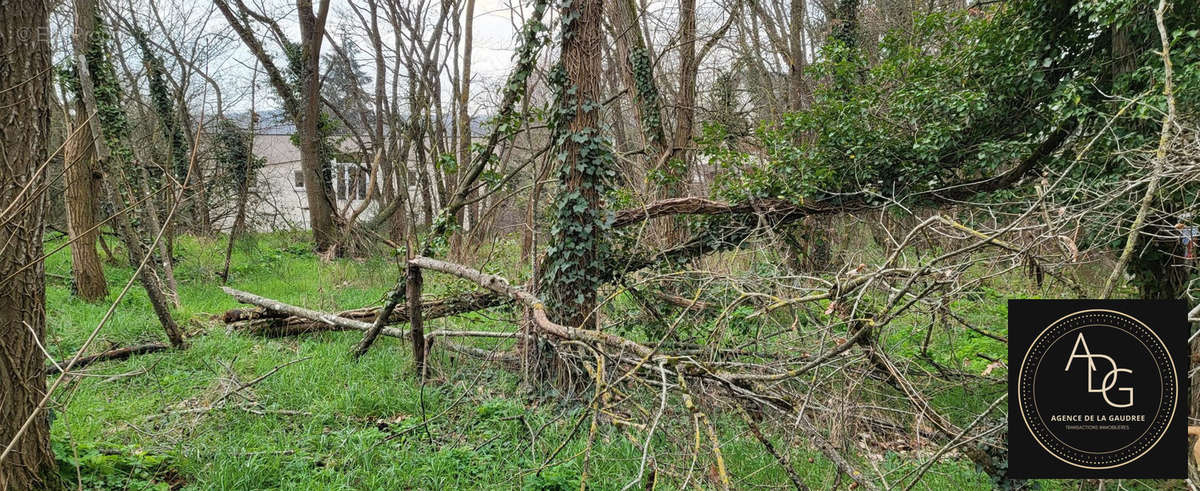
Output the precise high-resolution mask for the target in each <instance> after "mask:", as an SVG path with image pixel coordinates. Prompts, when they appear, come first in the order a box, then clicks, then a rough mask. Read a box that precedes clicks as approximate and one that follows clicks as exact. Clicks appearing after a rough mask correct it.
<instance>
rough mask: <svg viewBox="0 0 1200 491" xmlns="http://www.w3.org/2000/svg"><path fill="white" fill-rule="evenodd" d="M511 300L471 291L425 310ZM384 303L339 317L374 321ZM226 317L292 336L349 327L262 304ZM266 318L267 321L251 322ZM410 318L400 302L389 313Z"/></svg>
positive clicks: (392, 320)
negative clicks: (341, 326)
mask: <svg viewBox="0 0 1200 491" xmlns="http://www.w3.org/2000/svg"><path fill="white" fill-rule="evenodd" d="M507 302H508V300H507V299H505V298H504V297H502V296H500V295H497V294H495V293H491V292H471V293H463V294H459V295H455V296H452V297H447V298H440V299H436V300H428V301H425V302H422V304H421V312H422V315H423V316H424V317H425V318H426V319H440V318H442V317H450V316H455V315H462V314H467V313H471V312H475V311H479V310H483V309H488V308H492V307H498V306H500V305H504V304H505V303H507ZM379 311H380V307H364V308H360V309H353V310H345V311H342V312H338V313H337V314H335V315H337V316H338V317H342V318H346V319H351V320H356V321H360V322H370V321H373V320H374V319H375V318H376V317H378V316H379ZM222 319H223V320H224V321H225V323H226V324H230V327H231V328H234V329H238V330H252V331H258V332H254V333H255V334H259V335H265V336H289V335H295V334H303V333H306V332H315V331H329V330H345V329H340V328H337V326H330V325H328V324H324V323H321V322H318V321H313V320H311V319H308V318H305V317H300V316H293V315H290V314H287V313H285V312H279V311H274V310H269V309H266V308H262V307H258V308H253V309H231V310H228V311H226V312H225V314H224V315H223V316H222ZM247 321H266V322H247ZM406 322H408V306H407V305H399V306H397V307H396V309H395V310H394V311H392V314H391V315H390V316H388V320H387V323H388V324H403V323H406Z"/></svg>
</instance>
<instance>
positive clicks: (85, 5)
mask: <svg viewBox="0 0 1200 491" xmlns="http://www.w3.org/2000/svg"><path fill="white" fill-rule="evenodd" d="M75 12H76V16H75V26H76V30H75V32H74V33H73V34H72V38H73V39H72V42H73V44H74V47H75V51H76V58H75V61H76V75H77V86H78V87H77V88H78V93H77V96H78V97H79V98H80V100H82V101H83V105H84V107H85V108H86V111H87V113H88V114H94V115H95V116H93V117H92V118H91V119H89V120H88V121H89V125H90V129H91V131H92V134H93V135H95V136H96V137H95V138H94V141H93V143H94V146H95V149H96V157H97V160H98V161H99V162H100V168H101V169H103V172H102V176H103V177H102V178H101V187H102V188H103V189H104V192H105V193H106V194H107V195H108V199H109V203H111V204H112V207H113V213H115V214H116V216H115V217H114V227H115V228H116V229H117V233H118V234H119V235H120V236H121V240H122V242H123V243H124V244H125V250H126V253H127V254H128V256H129V263H130V265H132V266H134V267H137V265H138V264H139V262H140V261H141V260H142V258H143V257H145V255H146V254H148V249H147V248H146V245H145V244H144V243H143V242H142V238H141V237H140V236H139V234H138V233H137V230H136V229H135V228H134V226H133V224H132V221H131V220H130V219H129V216H128V215H127V213H125V212H123V209H124V208H125V207H126V206H128V205H130V204H132V203H133V201H135V200H134V199H125V198H124V196H122V194H123V193H121V192H120V190H119V189H118V188H117V184H116V183H115V182H113V181H114V177H115V176H118V175H123V174H128V175H131V176H133V177H132V179H133V180H134V182H136V180H137V179H138V174H139V173H138V171H137V170H136V169H133V168H132V167H131V166H132V160H133V159H132V155H133V152H132V151H131V150H130V148H129V146H128V141H127V140H128V138H129V122H128V120H127V119H126V116H125V111H124V109H123V107H122V105H121V97H120V95H121V87H120V85H119V83H118V82H117V75H116V71H115V69H114V68H113V66H112V61H111V60H110V59H109V56H108V52H107V47H106V45H105V43H106V41H107V39H108V36H107V32H106V31H105V30H104V28H103V25H101V24H100V22H99V18H98V17H99V14H98V12H97V7H96V2H95V0H75ZM126 170H128V171H129V172H125V171H126ZM129 188H130V189H131V190H132V189H136V187H134V186H130V187H129ZM131 194H132V193H131ZM151 264H153V262H151V263H149V264H147V266H146V267H143V268H141V269H140V271H139V273H138V279H139V280H140V282H141V283H142V287H143V288H145V290H146V295H147V296H148V297H149V299H150V305H151V306H152V307H153V308H154V313H155V315H156V316H157V317H158V320H159V322H160V323H161V324H162V326H163V330H164V331H166V333H167V338H168V339H169V340H170V341H171V345H172V346H174V347H176V348H182V347H183V346H184V340H183V330H182V329H180V328H179V325H178V324H176V323H175V319H174V318H172V317H171V311H170V309H169V308H168V307H167V298H166V296H165V295H164V294H163V291H162V288H161V287H160V286H159V284H158V280H157V278H155V276H154V270H153V268H152V267H151V266H150V265H151Z"/></svg>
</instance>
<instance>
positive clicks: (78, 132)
mask: <svg viewBox="0 0 1200 491" xmlns="http://www.w3.org/2000/svg"><path fill="white" fill-rule="evenodd" d="M86 121H87V111H86V110H85V109H84V108H83V104H76V116H75V127H74V128H73V131H74V134H73V135H71V136H70V137H69V139H68V140H67V143H66V145H65V146H64V148H63V165H64V167H65V168H66V169H65V174H66V179H67V183H66V192H67V200H66V202H67V233H68V235H69V237H70V240H71V279H72V280H73V281H74V282H75V294H76V295H78V296H79V298H82V299H83V300H85V301H88V302H94V301H97V300H101V299H103V298H104V297H106V296H108V284H107V282H106V281H105V278H104V268H103V267H102V266H101V264H100V254H99V252H98V251H97V250H96V239H97V237H99V235H100V230H99V229H98V228H96V222H97V208H98V205H99V203H100V178H101V176H103V174H101V172H100V169H99V167H98V166H97V162H96V152H95V151H94V150H93V147H92V137H93V136H92V132H91V130H90V129H89V128H88V127H87V123H86Z"/></svg>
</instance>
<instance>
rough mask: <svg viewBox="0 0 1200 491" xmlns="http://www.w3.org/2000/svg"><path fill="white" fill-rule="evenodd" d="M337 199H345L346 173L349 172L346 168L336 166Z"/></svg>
mask: <svg viewBox="0 0 1200 491" xmlns="http://www.w3.org/2000/svg"><path fill="white" fill-rule="evenodd" d="M337 169H338V175H337V199H340V200H345V199H346V171H347V170H349V169H348V167H346V166H340V165H339V166H337Z"/></svg>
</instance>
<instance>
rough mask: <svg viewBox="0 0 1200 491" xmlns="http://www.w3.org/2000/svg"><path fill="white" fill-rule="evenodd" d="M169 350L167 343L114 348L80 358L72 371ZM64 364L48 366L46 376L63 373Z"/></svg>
mask: <svg viewBox="0 0 1200 491" xmlns="http://www.w3.org/2000/svg"><path fill="white" fill-rule="evenodd" d="M169 348H170V345H168V344H166V343H146V344H139V345H135V346H126V347H124V348H114V349H110V350H108V351H105V352H103V353H97V354H94V355H90V356H85V357H83V358H80V359H79V360H78V361H76V362H75V365H74V366H73V367H72V370H75V369H80V368H83V367H86V366H88V365H91V364H93V363H98V362H102V361H113V360H124V359H127V358H129V357H131V356H133V355H143V354H146V353H157V352H159V351H166V350H167V349H169ZM64 363H65V362H64ZM64 363H55V364H53V365H50V366H47V367H46V375H57V374H59V373H62V370H61V369H60V368H59V367H61V366H62V365H63V364H64Z"/></svg>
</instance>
